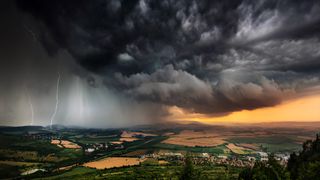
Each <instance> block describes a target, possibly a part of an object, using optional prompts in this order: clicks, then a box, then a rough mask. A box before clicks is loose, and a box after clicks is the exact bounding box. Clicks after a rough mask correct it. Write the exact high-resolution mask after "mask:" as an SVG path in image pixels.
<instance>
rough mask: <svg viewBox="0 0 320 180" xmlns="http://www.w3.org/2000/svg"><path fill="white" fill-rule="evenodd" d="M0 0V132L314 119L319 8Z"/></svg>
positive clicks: (319, 90)
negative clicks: (17, 127)
mask: <svg viewBox="0 0 320 180" xmlns="http://www.w3.org/2000/svg"><path fill="white" fill-rule="evenodd" d="M0 3H1V4H0V19H1V22H2V23H1V28H0V125H50V124H64V125H74V126H84V127H124V126H132V125H138V124H149V123H159V122H164V121H188V120H190V121H199V122H205V123H215V122H219V123H221V122H222V123H230V122H232V123H252V122H270V121H272V122H273V121H320V115H319V111H318V110H317V109H319V107H320V98H319V97H320V80H319V77H320V76H319V75H320V39H319V38H320V13H319V12H320V1H317V0H309V1H300V0H225V1H221V0H197V1H195V0H161V1H159V0H92V1H86V0H68V1H62V0H57V1H43V0H14V1H10V0H3V1H1V2H0Z"/></svg>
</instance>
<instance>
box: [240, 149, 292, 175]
mask: <svg viewBox="0 0 320 180" xmlns="http://www.w3.org/2000/svg"><path fill="white" fill-rule="evenodd" d="M238 179H239V180H253V179H254V180H268V179H272V180H273V179H274V180H286V179H289V174H288V172H287V171H286V169H285V168H284V167H283V166H281V165H280V164H279V163H278V162H277V161H276V159H275V158H274V156H273V155H272V154H271V155H270V156H269V160H268V162H266V163H265V162H256V163H255V165H254V166H253V167H252V168H247V169H245V170H243V171H242V172H241V173H240V174H239V178H238Z"/></svg>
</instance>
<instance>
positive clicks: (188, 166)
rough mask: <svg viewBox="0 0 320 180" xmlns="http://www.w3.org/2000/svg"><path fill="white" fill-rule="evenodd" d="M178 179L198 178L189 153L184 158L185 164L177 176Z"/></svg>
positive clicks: (189, 179)
mask: <svg viewBox="0 0 320 180" xmlns="http://www.w3.org/2000/svg"><path fill="white" fill-rule="evenodd" d="M179 179H180V180H197V179H199V175H198V173H197V172H196V171H195V169H194V167H193V162H192V158H191V156H190V155H187V157H186V159H185V164H184V167H183V170H182V174H181V176H180V178H179Z"/></svg>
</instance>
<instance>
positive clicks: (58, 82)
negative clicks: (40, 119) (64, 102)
mask: <svg viewBox="0 0 320 180" xmlns="http://www.w3.org/2000/svg"><path fill="white" fill-rule="evenodd" d="M59 84H60V73H58V79H57V90H56V105H55V108H54V111H53V113H52V115H51V118H50V129H51V128H52V123H53V120H54V118H55V116H56V114H57V111H58V106H59Z"/></svg>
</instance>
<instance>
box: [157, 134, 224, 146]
mask: <svg viewBox="0 0 320 180" xmlns="http://www.w3.org/2000/svg"><path fill="white" fill-rule="evenodd" d="M162 143H166V144H174V145H181V146H189V147H195V146H202V147H213V146H218V145H220V144H223V143H226V141H225V140H224V138H223V137H221V136H219V135H218V134H215V133H212V132H205V131H201V132H196V131H189V130H187V131H182V132H181V133H180V134H177V135H171V136H170V137H169V139H166V140H164V141H163V142H162Z"/></svg>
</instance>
